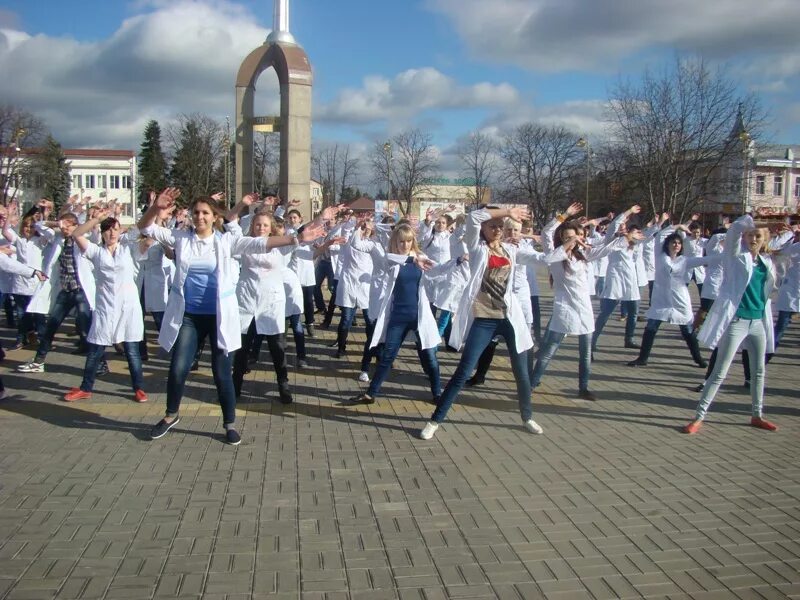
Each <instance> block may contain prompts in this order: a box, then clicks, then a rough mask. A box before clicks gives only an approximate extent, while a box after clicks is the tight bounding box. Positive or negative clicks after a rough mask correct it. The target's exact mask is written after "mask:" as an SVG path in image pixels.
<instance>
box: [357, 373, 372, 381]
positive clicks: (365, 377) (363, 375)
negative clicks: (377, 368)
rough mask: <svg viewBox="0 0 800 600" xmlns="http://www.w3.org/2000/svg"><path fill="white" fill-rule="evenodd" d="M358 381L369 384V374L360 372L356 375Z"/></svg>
mask: <svg viewBox="0 0 800 600" xmlns="http://www.w3.org/2000/svg"><path fill="white" fill-rule="evenodd" d="M358 380H359V381H361V382H362V383H369V373H367V372H366V371H361V373H359V374H358Z"/></svg>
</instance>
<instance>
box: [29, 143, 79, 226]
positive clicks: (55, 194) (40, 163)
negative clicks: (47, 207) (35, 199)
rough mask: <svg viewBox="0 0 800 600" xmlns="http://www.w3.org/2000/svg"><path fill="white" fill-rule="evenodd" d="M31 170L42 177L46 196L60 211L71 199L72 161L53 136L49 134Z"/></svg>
mask: <svg viewBox="0 0 800 600" xmlns="http://www.w3.org/2000/svg"><path fill="white" fill-rule="evenodd" d="M31 171H32V173H33V174H34V175H35V176H37V177H41V180H42V184H43V185H42V189H43V191H44V197H45V198H48V199H50V200H52V201H53V204H54V205H55V210H56V213H58V211H59V209H60V208H61V205H62V204H64V202H66V201H67V200H68V199H69V190H70V185H71V179H70V173H69V172H70V163H68V162H67V157H66V156H65V155H64V151H63V150H62V149H61V144H59V143H58V142H57V141H56V140H55V139H53V137H52V136H47V140H46V141H45V144H44V147H43V148H42V151H41V152H40V153H39V154H37V155H36V158H35V159H34V160H33V165H32V169H31Z"/></svg>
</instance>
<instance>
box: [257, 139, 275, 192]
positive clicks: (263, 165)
mask: <svg viewBox="0 0 800 600" xmlns="http://www.w3.org/2000/svg"><path fill="white" fill-rule="evenodd" d="M279 173H280V135H279V134H274V133H265V132H262V134H261V135H260V136H258V137H257V138H256V139H255V141H254V144H253V186H254V188H255V189H254V190H253V191H255V192H257V193H258V194H259V195H261V196H263V195H265V194H266V193H267V192H268V191H273V190H276V189H277V188H278V177H279Z"/></svg>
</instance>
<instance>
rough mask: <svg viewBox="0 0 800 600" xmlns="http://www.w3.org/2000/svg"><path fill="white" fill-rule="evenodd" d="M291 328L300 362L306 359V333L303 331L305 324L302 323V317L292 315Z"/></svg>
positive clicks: (290, 319) (290, 318)
mask: <svg viewBox="0 0 800 600" xmlns="http://www.w3.org/2000/svg"><path fill="white" fill-rule="evenodd" d="M289 327H290V328H291V330H292V335H293V336H294V346H295V351H296V352H297V358H298V360H305V359H306V332H305V329H303V324H302V323H301V322H300V315H291V316H290V317H289Z"/></svg>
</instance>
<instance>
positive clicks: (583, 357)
mask: <svg viewBox="0 0 800 600" xmlns="http://www.w3.org/2000/svg"><path fill="white" fill-rule="evenodd" d="M566 335H567V334H565V333H557V332H555V331H550V328H549V327H548V329H547V331H546V332H545V334H544V339H543V340H542V347H541V348H540V350H539V358H538V359H537V360H536V365H535V366H534V367H533V375H532V376H531V388H534V389H535V388H537V387H539V384H540V383H541V382H542V376H543V375H544V373H545V371H547V366H548V365H549V364H550V361H551V360H552V358H553V357H554V356H555V354H556V351H557V350H558V347H559V346H560V345H561V342H563V341H564V338H565V337H566ZM590 347H591V334H590V333H584V334H583V335H579V336H578V354H579V358H578V389H579V390H580V391H584V390H588V389H589V376H590V375H591V374H592V353H591V350H590Z"/></svg>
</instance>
